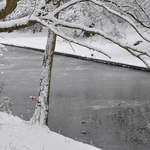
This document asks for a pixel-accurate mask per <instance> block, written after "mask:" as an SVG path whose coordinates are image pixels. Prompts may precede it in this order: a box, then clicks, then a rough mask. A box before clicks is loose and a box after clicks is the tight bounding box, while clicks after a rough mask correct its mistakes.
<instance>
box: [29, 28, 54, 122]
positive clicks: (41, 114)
mask: <svg viewBox="0 0 150 150" xmlns="http://www.w3.org/2000/svg"><path fill="white" fill-rule="evenodd" d="M55 44H56V34H55V33H53V32H52V31H51V30H49V31H48V38H47V45H46V50H45V52H44V57H43V64H42V73H41V79H40V91H39V97H38V102H37V104H36V108H35V112H34V114H33V116H32V118H31V122H32V123H39V124H41V125H45V124H46V125H48V113H49V98H50V87H51V73H52V65H53V57H54V51H55Z"/></svg>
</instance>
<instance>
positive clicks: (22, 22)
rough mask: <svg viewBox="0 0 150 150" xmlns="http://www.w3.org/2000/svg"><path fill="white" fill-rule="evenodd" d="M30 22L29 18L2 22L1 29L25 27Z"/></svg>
mask: <svg viewBox="0 0 150 150" xmlns="http://www.w3.org/2000/svg"><path fill="white" fill-rule="evenodd" d="M28 22H29V16H27V17H23V18H19V19H15V20H9V21H0V28H11V27H17V26H22V25H25V24H27V23H28Z"/></svg>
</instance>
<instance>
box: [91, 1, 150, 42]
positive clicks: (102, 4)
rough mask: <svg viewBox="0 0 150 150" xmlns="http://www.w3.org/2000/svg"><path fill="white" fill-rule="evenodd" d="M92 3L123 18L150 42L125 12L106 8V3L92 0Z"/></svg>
mask: <svg viewBox="0 0 150 150" xmlns="http://www.w3.org/2000/svg"><path fill="white" fill-rule="evenodd" d="M90 2H92V3H94V4H95V5H97V6H100V7H102V8H104V9H106V10H107V11H108V12H110V13H111V14H113V15H115V16H118V17H120V18H122V19H123V20H124V21H126V22H127V23H129V24H130V25H131V26H132V27H133V29H134V30H135V31H136V32H137V33H138V34H139V35H140V36H141V37H142V38H143V39H144V40H145V41H147V42H150V38H149V37H146V36H145V35H143V33H142V32H141V31H140V29H139V28H138V27H137V25H136V24H135V23H134V22H133V21H132V19H130V18H129V17H128V16H126V14H124V13H123V12H119V11H115V10H113V9H110V8H109V7H108V6H106V4H105V3H103V2H100V1H97V0H90Z"/></svg>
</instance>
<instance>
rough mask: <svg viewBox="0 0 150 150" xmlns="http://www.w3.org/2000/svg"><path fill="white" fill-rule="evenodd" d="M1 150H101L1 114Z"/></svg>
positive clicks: (14, 117)
mask: <svg viewBox="0 0 150 150" xmlns="http://www.w3.org/2000/svg"><path fill="white" fill-rule="evenodd" d="M0 150H100V149H98V148H96V147H93V146H90V145H88V144H83V143H81V142H77V141H74V140H72V139H70V138H67V137H64V136H62V135H59V134H57V133H54V132H52V131H50V130H49V129H48V128H47V127H46V126H40V125H31V124H30V123H29V122H26V121H24V120H22V119H20V118H18V117H16V116H12V115H10V114H7V113H4V112H0Z"/></svg>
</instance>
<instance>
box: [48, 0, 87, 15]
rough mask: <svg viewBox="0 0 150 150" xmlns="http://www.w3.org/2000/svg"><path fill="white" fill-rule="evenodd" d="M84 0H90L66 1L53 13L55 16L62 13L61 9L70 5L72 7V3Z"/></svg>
mask: <svg viewBox="0 0 150 150" xmlns="http://www.w3.org/2000/svg"><path fill="white" fill-rule="evenodd" d="M84 1H86V2H87V1H89V0H71V1H69V2H67V3H64V4H63V5H61V6H60V7H58V8H57V9H55V10H54V11H53V13H52V14H51V15H53V16H55V15H57V14H58V13H60V12H61V11H63V10H65V9H67V8H68V7H70V6H72V5H75V4H77V3H80V2H84Z"/></svg>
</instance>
